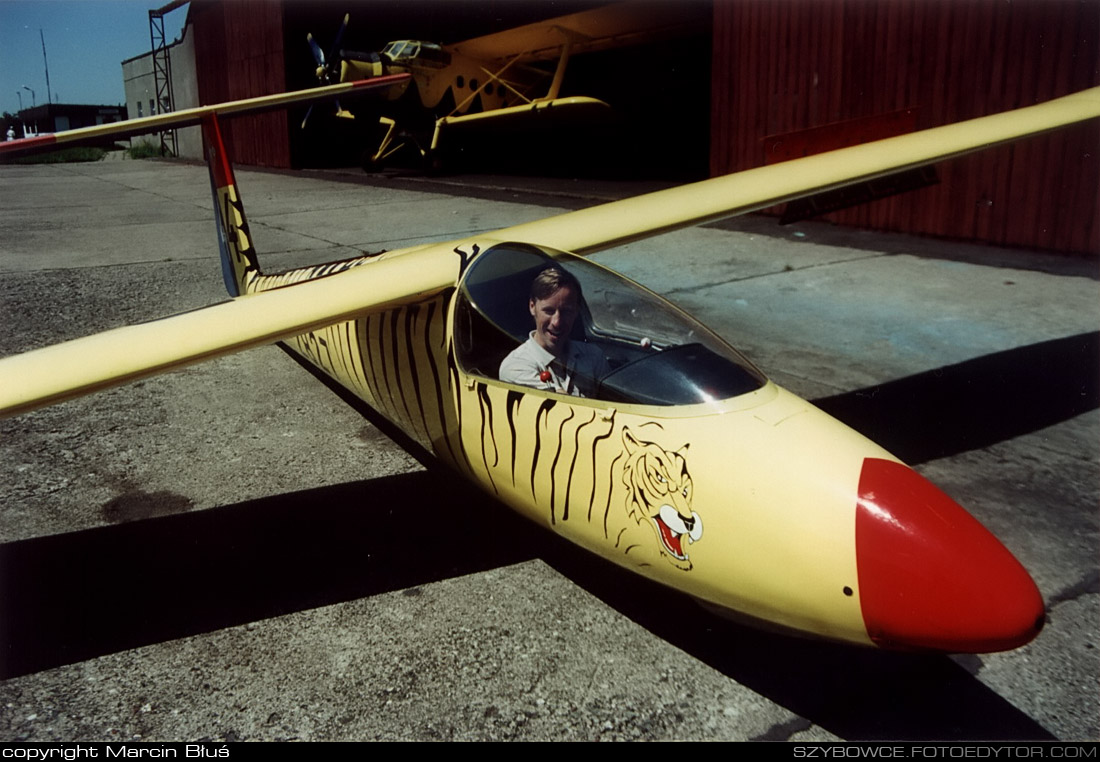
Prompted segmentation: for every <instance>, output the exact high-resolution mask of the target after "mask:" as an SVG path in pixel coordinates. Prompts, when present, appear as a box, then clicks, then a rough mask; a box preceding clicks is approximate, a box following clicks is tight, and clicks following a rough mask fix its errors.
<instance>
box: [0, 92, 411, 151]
mask: <svg viewBox="0 0 1100 762" xmlns="http://www.w3.org/2000/svg"><path fill="white" fill-rule="evenodd" d="M410 78H411V76H410V75H408V74H393V75H390V76H387V77H375V78H374V79H365V80H359V81H357V82H342V83H340V84H336V85H328V86H326V87H314V88H310V89H308V90H295V91H293V92H289V93H277V94H275V95H264V96H261V97H259V98H247V99H245V100H239V101H229V102H227V103H218V104H216V105H213V106H199V107H197V108H189V109H182V110H180V111H170V112H168V113H166V114H157V115H155V116H147V117H144V118H142V119H127V120H126V121H123V122H111V123H109V124H97V125H95V126H94V127H81V128H80V129H76V130H68V131H66V132H55V133H53V134H50V135H38V136H36V137H33V138H21V139H19V140H9V141H7V142H4V143H0V161H3V160H4V159H6V158H8V157H14V156H23V155H26V154H30V153H37V152H41V151H52V150H55V149H57V148H60V147H62V146H64V145H66V144H72V145H78V144H81V143H86V142H88V141H91V140H98V139H100V138H105V137H114V138H120V139H121V138H128V137H133V136H134V135H147V134H149V133H151V132H162V131H164V130H170V129H176V128H179V127H191V126H194V125H196V124H199V123H200V122H201V121H202V119H203V117H204V116H208V115H210V114H214V113H217V114H220V115H222V116H244V115H247V114H259V113H262V112H264V111H273V110H275V109H278V108H284V107H286V106H290V105H293V104H296V103H313V102H314V101H321V100H327V99H328V98H335V97H347V96H349V95H351V94H353V93H367V92H370V91H372V90H384V89H386V88H388V87H390V86H392V85H397V84H401V83H402V82H405V81H407V80H408V79H410Z"/></svg>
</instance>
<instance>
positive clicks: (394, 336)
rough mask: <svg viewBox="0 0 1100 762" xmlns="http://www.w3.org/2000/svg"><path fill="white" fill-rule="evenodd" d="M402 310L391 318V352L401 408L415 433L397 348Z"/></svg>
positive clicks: (394, 313) (397, 311)
mask: <svg viewBox="0 0 1100 762" xmlns="http://www.w3.org/2000/svg"><path fill="white" fill-rule="evenodd" d="M400 312H401V310H395V311H394V312H393V313H392V316H391V317H390V352H392V353H393V357H392V358H391V359H392V360H393V378H394V381H396V382H397V391H398V393H399V394H400V395H401V406H402V407H403V408H405V420H406V421H407V422H408V426H409V428H410V429H412V430H413V431H416V426H415V425H414V424H413V415H412V412H411V411H410V410H409V401H408V399H406V397H405V384H404V383H403V380H404V379H402V378H401V358H400V357H399V356H398V353H397V347H398V346H399V345H400V342H399V341H398V331H400V329H401V326H400V324H399V323H398V319H399V313H400Z"/></svg>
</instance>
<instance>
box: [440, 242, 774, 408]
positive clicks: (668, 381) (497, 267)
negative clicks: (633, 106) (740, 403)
mask: <svg viewBox="0 0 1100 762" xmlns="http://www.w3.org/2000/svg"><path fill="white" fill-rule="evenodd" d="M553 265H558V266H560V267H562V268H563V269H565V270H567V271H568V272H569V273H571V274H572V275H573V276H575V277H576V278H577V280H578V281H579V282H580V284H581V290H582V293H583V298H582V301H581V305H580V314H579V316H578V318H577V320H576V322H575V323H574V325H573V333H572V335H571V337H570V340H571V341H583V342H585V343H586V344H588V345H589V346H594V347H596V348H598V349H599V350H600V351H601V352H602V353H603V354H604V356H605V357H606V358H607V364H608V366H609V368H610V372H608V373H606V374H604V375H603V377H602V378H596V379H590V380H589V383H587V384H586V386H587V387H588V388H591V389H595V392H594V394H592V395H590V396H592V397H595V398H597V399H603V400H608V401H612V402H617V403H632V404H642V405H691V404H698V403H704V402H714V401H717V400H724V399H729V398H731V397H736V396H738V395H741V394H746V393H748V392H751V391H755V390H756V389H759V388H760V387H761V386H763V385H764V384H765V383H766V379H765V377H764V375H763V374H762V373H761V372H760V371H759V370H757V369H756V368H755V367H754V366H753V365H752V363H750V362H749V361H748V360H747V359H746V358H745V357H744V356H742V355H741V354H740V353H739V352H737V350H735V349H733V347H731V346H729V344H727V343H726V342H725V341H723V340H722V339H721V338H719V337H718V336H716V335H715V334H714V333H712V332H711V331H710V330H709V329H707V328H706V327H704V326H703V325H702V324H701V323H699V322H698V321H696V320H695V319H694V318H692V317H691V316H689V315H688V314H687V313H685V312H683V311H682V310H679V309H677V308H676V307H674V306H672V305H671V304H669V303H668V302H666V301H665V300H664V299H662V298H661V297H659V296H657V295H656V294H654V293H652V292H651V291H648V290H647V289H645V288H643V287H641V286H639V285H638V284H636V283H634V282H632V281H630V280H628V279H626V278H624V277H623V276H621V275H619V274H617V273H615V272H613V271H611V270H608V269H606V268H604V267H601V266H600V265H597V264H595V263H593V262H589V261H588V260H585V259H582V258H580V257H577V256H574V255H572V254H567V253H565V252H560V251H555V250H553V249H548V248H545V247H536V246H531V245H528V244H521V243H504V244H498V245H496V246H493V247H491V248H489V249H487V250H485V251H483V252H481V253H480V254H479V255H478V256H477V257H476V258H475V259H474V261H473V262H472V263H471V264H470V266H469V268H468V270H467V272H466V274H465V277H464V279H463V281H462V284H461V286H460V289H459V293H458V297H457V298H458V304H457V305H456V313H455V353H456V359H457V361H458V363H459V366H460V367H461V368H462V369H463V370H464V371H466V372H468V373H471V374H475V375H480V376H484V377H487V378H497V371H498V369H499V367H500V363H501V361H502V360H503V359H504V358H505V357H506V356H507V355H508V354H509V353H510V352H511V351H512V350H514V349H515V348H516V347H517V346H519V345H520V344H521V343H523V342H524V341H526V340H527V339H528V336H529V335H530V333H531V331H532V329H533V328H534V319H533V318H532V316H531V312H530V308H529V302H530V292H531V283H532V281H533V280H534V279H535V277H536V276H537V275H538V274H539V273H540V272H542V271H543V270H544V269H546V268H547V267H550V266H553Z"/></svg>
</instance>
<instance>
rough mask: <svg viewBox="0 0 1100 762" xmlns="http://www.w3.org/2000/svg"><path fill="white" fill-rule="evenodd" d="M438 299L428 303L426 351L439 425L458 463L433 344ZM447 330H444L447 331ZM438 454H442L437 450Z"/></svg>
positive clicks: (425, 327)
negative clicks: (444, 405) (448, 424)
mask: <svg viewBox="0 0 1100 762" xmlns="http://www.w3.org/2000/svg"><path fill="white" fill-rule="evenodd" d="M437 302H438V300H436V301H432V302H429V303H428V315H427V317H426V318H425V326H424V353H425V354H426V355H427V356H428V367H429V368H431V371H432V386H433V388H434V389H435V407H436V410H437V411H438V412H439V427H440V429H441V432H440V433H441V434H442V439H443V444H445V445H446V446H447V452H448V453H449V460H450V461H451V463H452V464H455V465H457V463H458V459H457V458H456V457H455V452H454V448H453V447H452V446H451V436H450V432H449V431H448V430H447V429H448V426H447V411H446V410H445V409H444V407H443V382H442V380H441V379H440V378H439V365H438V363H437V360H438V357H437V354H436V352H435V351H434V350H435V347H433V346H432V325H433V323H432V319H433V318H434V317H435V310H436V307H437V306H438V304H437ZM445 332H446V331H444V333H445ZM431 444H432V450H433V451H435V441H434V440H433V441H432V443H431ZM435 454H436V455H437V456H438V455H441V453H440V452H438V451H436V453H435Z"/></svg>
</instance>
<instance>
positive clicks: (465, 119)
mask: <svg viewBox="0 0 1100 762" xmlns="http://www.w3.org/2000/svg"><path fill="white" fill-rule="evenodd" d="M610 110H611V107H610V106H608V105H607V104H606V103H604V102H603V101H601V100H597V99H596V98H589V97H587V96H582V95H574V96H569V97H566V98H553V99H551V100H540V101H532V102H531V103H522V104H520V105H518V106H506V107H505V108H496V109H493V110H492V111H477V112H473V113H469V114H459V115H456V116H445V117H443V118H441V119H440V120H439V121H438V122H437V124H438V126H439V128H440V129H441V130H446V131H447V132H448V133H450V132H455V131H458V130H460V129H461V128H464V127H471V126H484V125H488V124H491V125H493V126H500V127H505V128H509V129H510V128H512V127H516V126H528V127H530V126H536V127H543V128H551V127H556V126H560V125H563V124H577V123H580V122H582V121H583V122H585V123H590V122H592V121H593V120H595V119H599V118H601V117H606V116H607V115H608V113H609V112H610Z"/></svg>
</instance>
